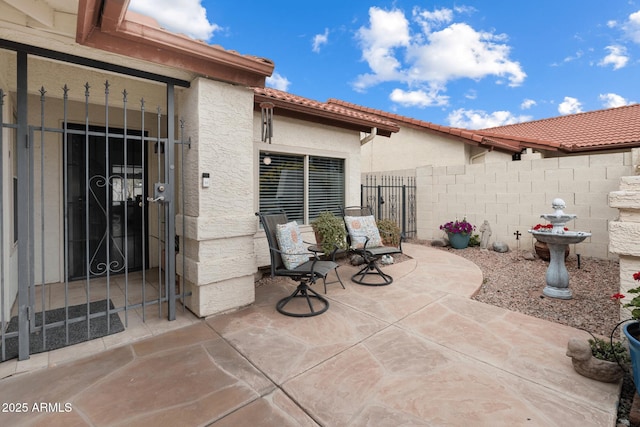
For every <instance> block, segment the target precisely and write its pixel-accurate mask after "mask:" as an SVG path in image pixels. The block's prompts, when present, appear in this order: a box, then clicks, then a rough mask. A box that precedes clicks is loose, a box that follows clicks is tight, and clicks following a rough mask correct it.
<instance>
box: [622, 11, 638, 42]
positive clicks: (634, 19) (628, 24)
mask: <svg viewBox="0 0 640 427" xmlns="http://www.w3.org/2000/svg"><path fill="white" fill-rule="evenodd" d="M622 29H623V31H624V32H625V34H626V35H627V37H629V38H630V39H631V40H633V42H635V43H638V44H640V10H639V11H637V12H634V13H632V14H631V15H629V19H628V20H627V21H625V22H624V23H623V24H622Z"/></svg>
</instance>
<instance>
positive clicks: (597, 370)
mask: <svg viewBox="0 0 640 427" xmlns="http://www.w3.org/2000/svg"><path fill="white" fill-rule="evenodd" d="M567 356H569V357H570V358H571V363H573V369H575V371H576V372H577V373H579V374H580V375H583V376H585V377H587V378H591V379H594V380H598V381H602V382H605V383H615V382H616V381H620V379H621V378H622V376H623V375H624V371H623V370H622V368H621V367H620V366H618V364H617V363H616V362H609V361H607V360H600V359H596V358H595V357H593V354H591V346H590V345H589V343H588V342H587V341H585V340H584V339H581V338H571V339H570V340H569V343H568V344H567Z"/></svg>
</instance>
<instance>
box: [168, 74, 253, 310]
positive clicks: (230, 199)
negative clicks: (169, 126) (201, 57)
mask: <svg viewBox="0 0 640 427" xmlns="http://www.w3.org/2000/svg"><path fill="white" fill-rule="evenodd" d="M180 111H181V115H182V117H183V118H184V119H185V135H186V136H189V137H191V139H192V147H191V149H185V159H184V160H185V161H184V163H185V171H184V179H185V196H186V201H185V209H184V212H183V213H179V214H178V216H177V220H176V229H177V233H178V234H182V233H183V231H182V226H183V225H182V224H183V221H184V224H185V228H186V231H185V235H184V236H181V247H180V251H181V252H182V251H184V256H185V257H186V260H185V267H186V269H185V275H186V277H185V278H181V283H185V284H186V290H187V291H189V292H191V293H192V296H191V297H188V298H187V306H188V307H189V309H190V310H192V311H193V312H194V313H195V314H196V315H198V316H201V317H204V316H209V315H212V314H216V313H220V312H223V311H228V310H231V309H235V308H238V307H242V306H245V305H248V304H251V303H253V302H254V299H255V291H254V289H255V288H254V273H255V271H256V261H255V254H254V242H253V238H254V234H255V232H256V217H255V215H254V212H253V211H254V208H253V191H254V189H253V174H254V172H253V167H252V164H253V140H252V139H253V91H252V90H250V89H248V88H245V87H241V86H233V85H229V84H226V83H222V82H217V81H212V80H207V79H205V78H199V79H196V80H194V81H193V82H192V86H191V88H190V89H188V90H187V91H185V93H184V94H183V95H182V96H181V99H180ZM203 173H208V174H209V176H210V186H209V187H208V188H203V186H202V174H203ZM180 189H181V187H180ZM182 256H183V254H182V253H180V254H179V255H178V256H177V263H176V273H177V274H179V275H181V274H182Z"/></svg>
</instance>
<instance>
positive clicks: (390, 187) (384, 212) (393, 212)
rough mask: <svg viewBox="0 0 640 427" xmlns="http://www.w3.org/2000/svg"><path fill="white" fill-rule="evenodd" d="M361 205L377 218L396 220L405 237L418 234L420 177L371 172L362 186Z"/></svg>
mask: <svg viewBox="0 0 640 427" xmlns="http://www.w3.org/2000/svg"><path fill="white" fill-rule="evenodd" d="M360 204H361V205H362V206H370V207H371V208H372V209H373V213H374V216H375V217H376V218H377V219H390V220H392V221H395V222H396V224H398V227H400V230H401V231H402V232H403V233H404V235H405V237H407V238H411V237H415V236H416V231H417V230H416V180H415V177H411V176H408V177H406V176H389V175H373V174H368V175H365V176H364V178H363V184H361V185H360Z"/></svg>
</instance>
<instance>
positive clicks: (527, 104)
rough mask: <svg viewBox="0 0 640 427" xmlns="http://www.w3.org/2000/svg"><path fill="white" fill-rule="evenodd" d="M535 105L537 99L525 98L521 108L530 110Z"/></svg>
mask: <svg viewBox="0 0 640 427" xmlns="http://www.w3.org/2000/svg"><path fill="white" fill-rule="evenodd" d="M534 105H537V102H536V101H534V100H533V99H525V100H524V101H522V104H520V109H521V110H528V109H529V108H531V107H533V106H534Z"/></svg>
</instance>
